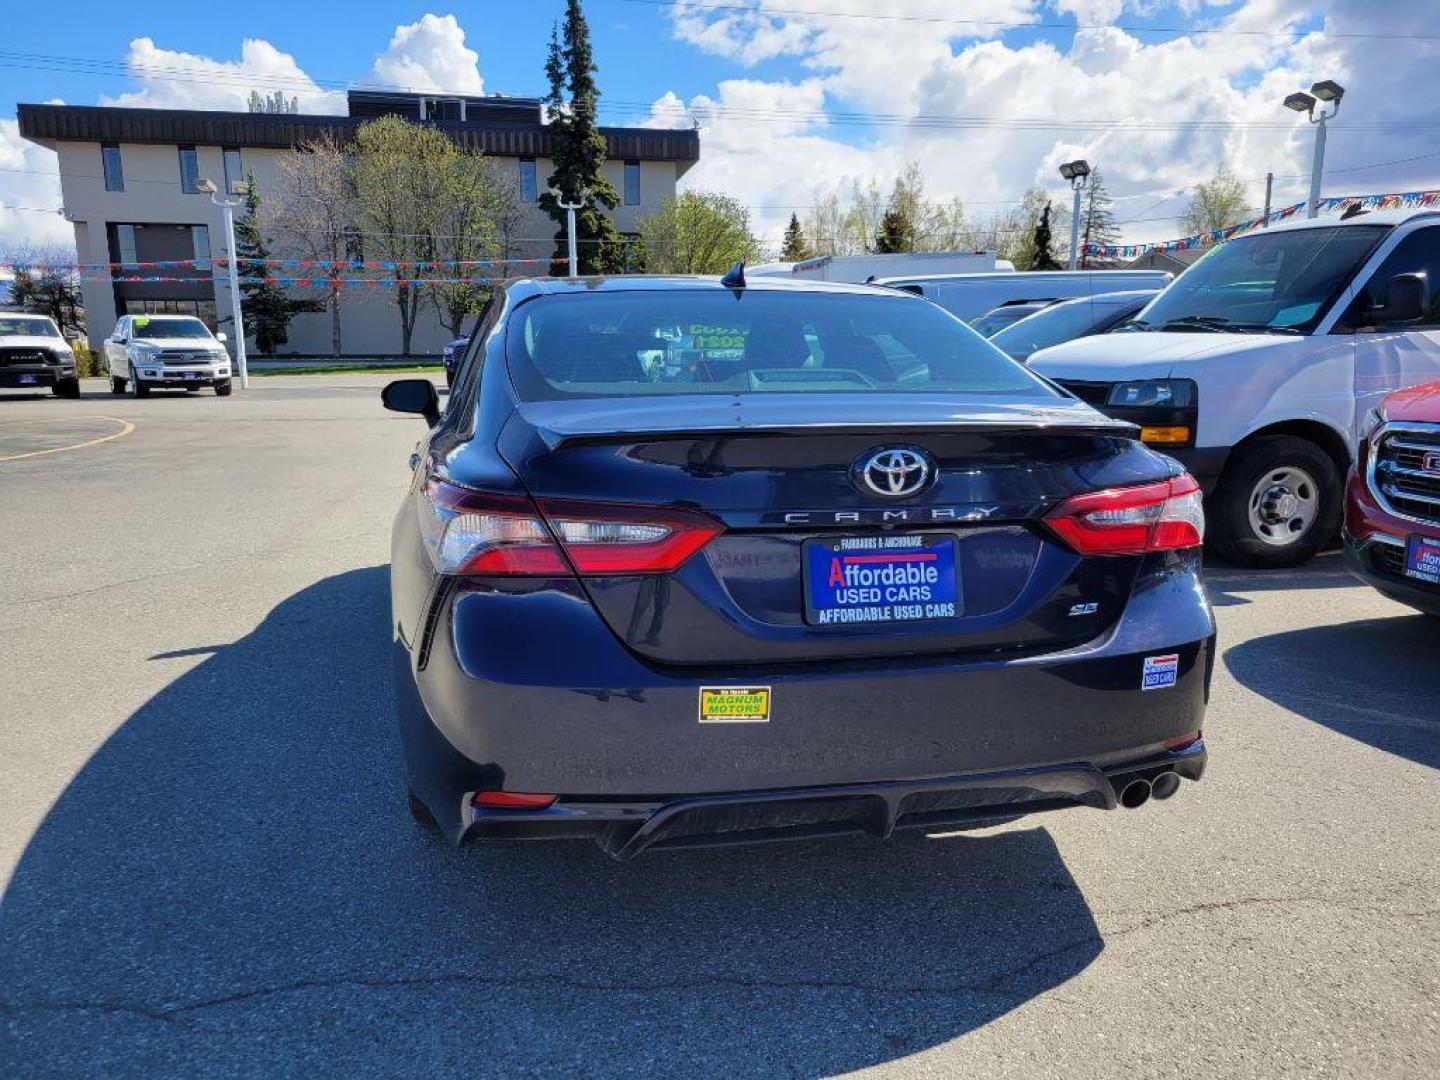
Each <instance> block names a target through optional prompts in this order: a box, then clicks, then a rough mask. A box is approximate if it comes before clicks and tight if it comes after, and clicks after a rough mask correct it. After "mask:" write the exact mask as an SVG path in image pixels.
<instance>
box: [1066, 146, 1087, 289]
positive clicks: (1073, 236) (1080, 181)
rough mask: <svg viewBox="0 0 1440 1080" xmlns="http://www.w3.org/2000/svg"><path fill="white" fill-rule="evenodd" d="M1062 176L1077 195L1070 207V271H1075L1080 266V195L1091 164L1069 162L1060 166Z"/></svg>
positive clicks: (1082, 161)
mask: <svg viewBox="0 0 1440 1080" xmlns="http://www.w3.org/2000/svg"><path fill="white" fill-rule="evenodd" d="M1060 175H1061V176H1063V177H1064V178H1065V179H1066V180H1069V181H1070V190H1071V191H1073V192H1074V193H1075V197H1074V199H1073V200H1072V202H1071V206H1070V269H1071V270H1074V269H1076V268H1077V267H1078V266H1079V265H1080V193H1081V192H1082V191H1084V190H1085V181H1086V179H1087V178H1088V177H1089V176H1090V163H1089V162H1087V161H1085V160H1083V159H1082V160H1079V161H1067V162H1066V163H1065V164H1064V165H1061V166H1060Z"/></svg>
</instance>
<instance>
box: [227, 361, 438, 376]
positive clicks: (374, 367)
mask: <svg viewBox="0 0 1440 1080" xmlns="http://www.w3.org/2000/svg"><path fill="white" fill-rule="evenodd" d="M443 370H445V369H444V368H443V367H442V366H441V365H439V364H412V365H410V366H408V367H394V366H392V365H390V364H332V365H329V366H327V367H305V366H302V365H300V364H296V365H295V366H294V367H284V368H273V369H269V370H266V371H252V372H251V373H250V374H252V375H254V376H255V377H256V378H257V379H258V378H262V377H264V376H266V375H343V374H345V373H346V372H347V371H383V372H386V373H387V374H394V375H410V374H413V373H416V372H434V371H443Z"/></svg>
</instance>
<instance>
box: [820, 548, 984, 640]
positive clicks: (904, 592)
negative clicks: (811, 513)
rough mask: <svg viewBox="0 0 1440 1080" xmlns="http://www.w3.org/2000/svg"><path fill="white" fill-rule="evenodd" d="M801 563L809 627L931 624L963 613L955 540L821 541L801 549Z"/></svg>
mask: <svg viewBox="0 0 1440 1080" xmlns="http://www.w3.org/2000/svg"><path fill="white" fill-rule="evenodd" d="M801 562H802V565H803V568H804V574H803V577H804V585H803V588H804V605H805V622H806V623H807V624H809V625H811V626H824V627H832V626H840V627H863V626H895V625H901V624H906V623H933V622H941V621H943V620H946V619H954V618H958V617H959V616H960V615H961V614H962V613H963V610H964V598H963V594H962V591H961V581H960V569H959V550H958V544H957V542H956V538H955V535H954V534H953V533H906V534H892V533H880V534H876V535H872V536H855V535H851V536H837V537H833V538H831V537H824V538H815V539H810V540H806V541H805V542H804V544H803V545H802V552H801ZM852 568H853V569H852ZM837 577H838V580H837Z"/></svg>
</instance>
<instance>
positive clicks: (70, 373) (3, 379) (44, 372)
mask: <svg viewBox="0 0 1440 1080" xmlns="http://www.w3.org/2000/svg"><path fill="white" fill-rule="evenodd" d="M73 378H75V368H74V366H73V365H70V366H67V365H64V364H17V365H12V366H9V367H3V368H0V387H4V388H6V389H29V388H31V387H36V386H54V385H55V384H56V383H57V382H61V381H63V380H65V379H73Z"/></svg>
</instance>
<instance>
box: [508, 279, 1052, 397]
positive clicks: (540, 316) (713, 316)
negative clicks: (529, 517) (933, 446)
mask: <svg viewBox="0 0 1440 1080" xmlns="http://www.w3.org/2000/svg"><path fill="white" fill-rule="evenodd" d="M506 352H507V355H508V358H509V363H510V374H511V377H512V379H513V380H514V382H515V385H516V389H517V390H518V391H519V393H520V396H521V397H522V398H524V399H526V400H529V401H549V400H556V399H561V398H569V397H623V396H629V395H641V394H736V393H866V392H870V391H876V390H883V391H886V392H895V391H916V392H926V393H933V392H935V391H956V392H962V393H967V394H1030V395H1039V396H1043V397H1051V396H1056V395H1055V394H1054V391H1052V390H1050V389H1049V388H1048V387H1047V386H1046V385H1045V384H1044V383H1042V382H1040V381H1039V380H1038V379H1036V378H1035V377H1034V376H1032V375H1031V374H1030V373H1029V372H1027V371H1026V370H1025V369H1024V368H1022V367H1021V366H1019V365H1018V364H1016V363H1015V362H1014V361H1012V360H1011V359H1010V358H1009V357H1007V356H1006V355H1005V354H1004V353H1002V352H1000V351H999V350H998V349H996V348H994V347H993V346H992V345H990V344H989V343H988V342H986V341H985V340H984V339H982V338H981V337H980V336H979V335H978V334H976V333H975V332H974V331H972V330H971V329H970V328H969V327H967V326H965V324H964V323H962V322H960V321H959V320H957V319H956V318H954V316H952V315H949V314H947V313H946V312H944V311H942V310H941V309H940V308H938V307H936V306H934V305H933V304H930V303H928V302H927V301H923V300H918V299H911V298H909V297H901V296H893V295H890V296H887V295H876V296H864V295H859V294H855V293H823V292H764V291H758V290H757V291H749V292H743V293H741V294H740V297H739V298H738V299H737V298H736V296H735V294H734V293H733V292H730V291H728V290H725V291H721V290H715V289H706V290H666V291H663V292H662V291H653V292H640V291H636V292H625V293H586V294H578V293H567V294H563V295H559V296H547V297H541V298H539V299H537V300H532V301H530V302H529V303H525V304H522V305H521V306H520V307H519V308H518V309H517V310H516V312H515V314H514V316H512V317H511V319H510V320H509V328H508V330H507V337H506Z"/></svg>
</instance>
